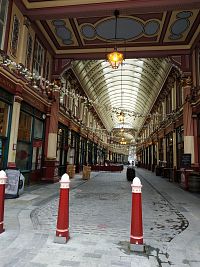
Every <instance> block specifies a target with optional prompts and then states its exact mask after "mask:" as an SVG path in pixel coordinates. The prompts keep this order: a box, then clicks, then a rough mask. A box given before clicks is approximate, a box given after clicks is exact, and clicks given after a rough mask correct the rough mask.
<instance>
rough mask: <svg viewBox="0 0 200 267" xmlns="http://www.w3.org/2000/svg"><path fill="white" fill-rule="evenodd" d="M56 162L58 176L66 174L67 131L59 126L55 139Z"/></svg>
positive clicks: (62, 126)
mask: <svg viewBox="0 0 200 267" xmlns="http://www.w3.org/2000/svg"><path fill="white" fill-rule="evenodd" d="M57 138H58V139H57V161H59V175H62V174H64V173H65V172H66V165H67V152H68V129H67V128H66V127H65V126H64V125H59V128H58V137H57Z"/></svg>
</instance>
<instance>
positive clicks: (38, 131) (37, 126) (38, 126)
mask: <svg viewBox="0 0 200 267" xmlns="http://www.w3.org/2000/svg"><path fill="white" fill-rule="evenodd" d="M42 135H43V121H41V120H38V119H35V123H34V138H40V139H41V138H42Z"/></svg>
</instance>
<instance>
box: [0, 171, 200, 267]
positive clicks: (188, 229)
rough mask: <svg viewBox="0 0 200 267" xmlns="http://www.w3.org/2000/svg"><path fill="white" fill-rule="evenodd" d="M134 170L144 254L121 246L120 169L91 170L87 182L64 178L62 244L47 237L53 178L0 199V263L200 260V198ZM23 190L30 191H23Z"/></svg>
mask: <svg viewBox="0 0 200 267" xmlns="http://www.w3.org/2000/svg"><path fill="white" fill-rule="evenodd" d="M136 173H137V175H138V176H139V177H140V178H141V180H142V184H143V188H142V198H143V224H144V241H145V243H146V254H137V253H133V252H130V250H129V235H130V210H131V183H130V182H128V181H126V172H125V171H124V172H122V173H92V175H91V177H92V178H91V179H90V180H88V181H83V180H82V179H81V175H77V176H76V177H75V178H74V179H72V180H71V183H70V240H69V241H68V243H67V244H55V243H54V242H53V240H54V236H55V228H56V219H57V206H58V195H59V183H58V184H51V185H45V186H44V187H42V186H35V187H33V188H32V189H33V190H31V188H28V189H26V190H25V193H24V197H25V198H27V200H26V201H25V200H23V198H22V199H21V200H20V198H18V199H15V200H6V207H5V208H6V209H5V226H6V232H5V233H3V234H1V235H0V266H2V267H5V266H12V267H13V266H18V267H20V266H23V267H24V266H27V267H28V266H35V267H40V266H41V267H43V266H47V267H49V266H53V267H56V266H81V267H83V266H85V267H86V266H87V267H94V266H99V267H104V266H105V267H109V266H115V267H117V266H130V267H136V266H137V267H138V266H142V267H146V266H147V267H151V266H152V267H157V266H171V265H172V266H177V267H178V266H179V267H180V266H184V267H185V266H186V267H187V266H195V267H196V266H200V264H199V263H200V259H199V256H198V255H199V253H198V252H199V251H200V247H199V246H200V242H199V240H200V234H199V233H200V232H199V228H198V227H199V219H200V216H199V211H198V207H199V202H200V199H199V198H198V197H196V196H193V195H191V194H189V195H188V193H187V192H184V191H183V190H182V189H180V188H178V187H177V186H175V185H174V184H171V183H169V182H167V181H166V180H165V179H162V178H161V177H156V176H155V175H154V174H153V173H151V172H149V171H146V170H142V169H136ZM28 193H29V194H30V196H31V194H32V195H38V197H36V198H32V199H31V198H28V197H26V196H27V194H28ZM22 197H23V195H22ZM188 223H189V226H188ZM197 229H198V230H197ZM190 240H191V242H192V241H193V243H192V245H190V247H188V246H187V241H190ZM190 248H191V249H190Z"/></svg>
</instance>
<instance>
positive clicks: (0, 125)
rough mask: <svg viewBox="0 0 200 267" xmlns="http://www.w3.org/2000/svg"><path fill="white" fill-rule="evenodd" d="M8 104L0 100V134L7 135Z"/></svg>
mask: <svg viewBox="0 0 200 267" xmlns="http://www.w3.org/2000/svg"><path fill="white" fill-rule="evenodd" d="M8 113H9V105H8V104H6V103H4V102H2V101H0V136H4V137H6V136H7V128H8Z"/></svg>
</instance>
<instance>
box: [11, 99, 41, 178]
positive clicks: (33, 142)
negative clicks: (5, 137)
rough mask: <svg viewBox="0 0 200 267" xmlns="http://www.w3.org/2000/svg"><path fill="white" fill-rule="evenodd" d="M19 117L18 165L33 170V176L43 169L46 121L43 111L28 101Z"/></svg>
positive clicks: (23, 168)
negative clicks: (44, 120)
mask: <svg viewBox="0 0 200 267" xmlns="http://www.w3.org/2000/svg"><path fill="white" fill-rule="evenodd" d="M22 109H23V111H21V113H20V119H19V130H18V143H17V153H16V166H17V167H18V168H20V169H21V170H22V171H31V170H32V172H31V175H32V176H31V177H33V176H34V175H35V176H36V172H38V171H40V170H41V160H42V152H43V131H44V122H43V120H42V119H39V118H40V117H41V116H42V115H41V114H42V113H41V112H40V111H39V110H36V109H34V108H33V107H31V106H29V105H28V104H26V103H23V104H22Z"/></svg>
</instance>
